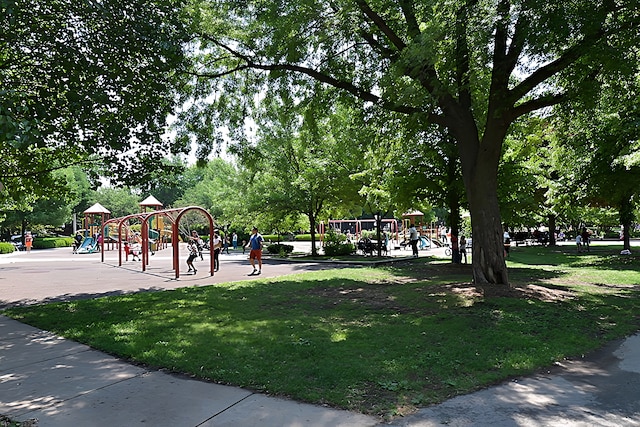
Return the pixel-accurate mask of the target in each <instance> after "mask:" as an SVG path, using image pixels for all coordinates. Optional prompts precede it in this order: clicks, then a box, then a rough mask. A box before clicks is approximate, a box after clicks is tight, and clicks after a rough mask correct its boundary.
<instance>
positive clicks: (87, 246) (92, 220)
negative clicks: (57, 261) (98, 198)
mask: <svg viewBox="0 0 640 427" xmlns="http://www.w3.org/2000/svg"><path fill="white" fill-rule="evenodd" d="M84 214H85V217H84V226H85V228H84V239H83V240H82V243H81V244H80V247H79V248H78V249H77V253H79V254H91V253H94V252H96V251H97V250H98V239H97V238H98V234H99V232H98V230H100V226H99V225H98V222H97V221H98V219H97V217H98V216H99V217H100V225H102V224H104V223H105V221H106V220H108V219H109V215H111V212H110V211H109V210H108V209H107V208H105V207H104V206H102V205H101V204H100V203H96V204H94V205H93V206H91V207H90V208H89V209H87V210H85V211H84ZM103 240H104V238H103ZM100 246H102V247H104V245H100Z"/></svg>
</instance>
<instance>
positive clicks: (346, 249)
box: [324, 243, 356, 256]
mask: <svg viewBox="0 0 640 427" xmlns="http://www.w3.org/2000/svg"><path fill="white" fill-rule="evenodd" d="M355 252H356V246H355V245H354V244H353V243H339V244H337V245H331V246H325V247H324V254H325V255H327V256H337V255H352V254H354V253H355Z"/></svg>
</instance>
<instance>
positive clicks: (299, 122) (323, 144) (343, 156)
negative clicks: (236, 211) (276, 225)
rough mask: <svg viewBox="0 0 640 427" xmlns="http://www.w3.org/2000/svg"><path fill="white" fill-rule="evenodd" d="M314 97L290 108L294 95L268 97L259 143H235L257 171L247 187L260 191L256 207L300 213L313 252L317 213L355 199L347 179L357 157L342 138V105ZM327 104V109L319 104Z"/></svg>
mask: <svg viewBox="0 0 640 427" xmlns="http://www.w3.org/2000/svg"><path fill="white" fill-rule="evenodd" d="M317 101H318V100H311V101H310V102H308V103H305V104H304V105H301V106H299V107H298V108H296V109H294V108H292V105H293V100H289V102H287V103H282V102H281V100H280V98H276V97H269V98H268V99H267V101H266V102H265V106H266V107H267V108H268V109H270V110H271V111H270V112H268V114H265V116H264V117H265V120H264V121H262V122H260V123H259V124H260V128H259V129H260V131H259V133H258V144H257V145H256V146H255V147H251V146H249V147H237V148H236V150H237V152H238V154H239V156H240V160H241V162H242V163H243V164H244V165H245V166H246V167H247V168H249V169H250V170H251V171H252V172H253V173H255V175H256V177H257V179H256V180H255V181H254V186H253V188H252V190H251V191H252V192H253V193H254V194H261V195H263V196H262V197H256V198H255V200H256V201H259V204H258V205H257V207H260V208H263V209H264V210H268V211H269V212H270V215H272V216H274V217H275V218H278V219H279V220H281V221H285V220H288V221H290V220H294V221H295V219H296V217H297V216H298V215H300V214H302V215H305V216H306V217H307V218H308V220H309V229H310V231H311V241H312V252H313V254H314V255H315V253H316V245H315V241H316V228H317V225H318V222H319V220H320V218H321V217H322V215H323V214H326V213H327V212H329V210H331V208H332V207H340V209H348V208H349V206H352V205H353V204H355V202H356V201H357V200H358V199H359V197H358V193H357V191H358V188H359V187H358V185H357V183H356V182H354V181H353V180H352V179H350V175H351V174H352V173H354V172H355V171H356V170H354V169H353V165H354V160H355V159H356V158H357V157H356V156H355V155H354V153H353V152H350V151H349V149H350V148H352V145H351V144H347V143H345V141H344V140H343V139H342V138H343V137H345V136H347V135H348V138H350V140H351V139H352V138H353V133H350V132H349V131H347V130H346V129H350V123H349V120H350V119H351V116H350V115H349V114H348V109H345V108H344V106H341V105H337V107H335V108H332V107H330V106H329V105H328V104H326V103H323V102H317ZM327 107H329V108H330V110H329V111H325V110H324V109H325V108H327ZM297 111H300V112H301V113H300V114H298V113H297ZM273 118H276V119H277V120H273ZM338 123H340V124H341V125H338ZM334 129H335V130H336V132H335V133H333V130H334ZM338 129H341V130H342V131H338ZM351 129H352V128H351ZM355 163H357V162H355ZM256 185H257V187H256ZM265 208H266V209H265Z"/></svg>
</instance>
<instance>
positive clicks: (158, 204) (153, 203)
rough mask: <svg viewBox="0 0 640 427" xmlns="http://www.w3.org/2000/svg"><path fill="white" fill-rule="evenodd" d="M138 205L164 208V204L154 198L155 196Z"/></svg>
mask: <svg viewBox="0 0 640 427" xmlns="http://www.w3.org/2000/svg"><path fill="white" fill-rule="evenodd" d="M138 205H140V206H153V207H162V203H161V202H160V201H159V200H158V199H156V198H155V197H153V196H149V197H147V198H146V199H144V200H143V201H141V202H140V203H138Z"/></svg>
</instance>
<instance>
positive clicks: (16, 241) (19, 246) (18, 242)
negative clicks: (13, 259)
mask: <svg viewBox="0 0 640 427" xmlns="http://www.w3.org/2000/svg"><path fill="white" fill-rule="evenodd" d="M11 243H12V244H13V246H14V247H15V248H16V250H17V251H24V250H25V249H26V247H25V246H24V243H22V236H20V235H15V236H11Z"/></svg>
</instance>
